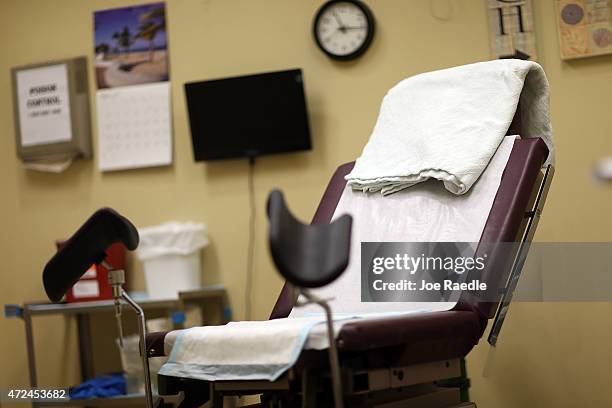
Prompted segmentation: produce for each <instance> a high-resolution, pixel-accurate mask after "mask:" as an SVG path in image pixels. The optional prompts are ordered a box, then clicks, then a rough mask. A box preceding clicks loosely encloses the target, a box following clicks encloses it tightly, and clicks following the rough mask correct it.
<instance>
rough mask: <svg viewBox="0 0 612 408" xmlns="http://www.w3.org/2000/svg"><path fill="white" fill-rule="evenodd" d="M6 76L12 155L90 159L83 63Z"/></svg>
mask: <svg viewBox="0 0 612 408" xmlns="http://www.w3.org/2000/svg"><path fill="white" fill-rule="evenodd" d="M11 74H12V80H13V106H14V109H13V110H14V117H15V141H16V147H17V155H18V156H19V157H20V158H21V159H22V160H24V161H36V160H53V159H58V158H76V157H86V158H87V157H91V124H90V122H91V121H90V114H89V95H88V82H87V59H86V58H85V57H79V58H73V59H67V60H61V61H54V62H49V63H44V64H33V65H27V66H22V67H15V68H13V69H12V70H11Z"/></svg>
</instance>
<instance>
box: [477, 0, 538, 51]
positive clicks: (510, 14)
mask: <svg viewBox="0 0 612 408" xmlns="http://www.w3.org/2000/svg"><path fill="white" fill-rule="evenodd" d="M487 8H488V10H487V12H488V16H489V43H490V49H491V54H492V56H493V57H494V58H518V59H524V60H537V58H538V53H537V47H536V37H535V30H534V23H533V7H532V4H531V0H487Z"/></svg>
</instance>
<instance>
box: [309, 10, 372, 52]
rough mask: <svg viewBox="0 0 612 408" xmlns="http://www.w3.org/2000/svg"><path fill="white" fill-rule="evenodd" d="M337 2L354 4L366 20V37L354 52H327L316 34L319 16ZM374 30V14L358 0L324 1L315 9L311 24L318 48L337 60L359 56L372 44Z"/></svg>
mask: <svg viewBox="0 0 612 408" xmlns="http://www.w3.org/2000/svg"><path fill="white" fill-rule="evenodd" d="M337 3H351V4H353V5H355V6H356V7H358V8H359V9H360V10H361V11H362V12H363V15H364V16H365V18H366V21H367V23H368V32H367V34H366V38H365V41H364V42H363V44H361V46H360V47H359V48H357V49H356V50H355V51H354V52H352V53H350V54H346V55H337V54H334V53H332V52H329V51H328V50H327V49H325V47H324V46H323V44H322V43H321V39H320V38H319V36H318V35H317V26H318V23H319V20H320V19H321V16H322V15H323V13H324V12H325V11H326V10H327V9H328V8H329V7H331V6H333V5H335V4H337ZM375 30H376V25H375V22H374V14H372V11H370V8H369V7H368V6H367V5H366V4H365V3H363V2H361V1H359V0H329V1H327V2H325V3H324V4H323V5H322V6H321V7H320V8H319V10H318V11H317V14H316V15H315V18H314V22H313V25H312V35H313V37H314V40H315V42H316V43H317V46H318V47H319V49H320V50H321V51H323V53H325V55H327V56H328V57H330V58H332V59H335V60H337V61H350V60H353V59H355V58H357V57H359V56H361V55H362V54H363V53H364V52H366V51H367V49H368V48H369V47H370V44H372V40H373V39H374V31H375Z"/></svg>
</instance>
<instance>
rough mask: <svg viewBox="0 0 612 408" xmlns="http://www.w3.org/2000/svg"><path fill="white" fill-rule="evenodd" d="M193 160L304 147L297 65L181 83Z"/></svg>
mask: <svg viewBox="0 0 612 408" xmlns="http://www.w3.org/2000/svg"><path fill="white" fill-rule="evenodd" d="M185 94H186V96H187V109H188V111H189V124H190V126H191V139H192V142H193V153H194V157H195V160H196V161H203V160H220V159H230V158H239V157H249V158H253V157H256V156H260V155H265V154H275V153H285V152H295V151H300V150H310V148H311V142H310V129H309V126H308V112H307V109H306V99H305V96H304V86H303V76H302V71H301V70H300V69H294V70H289V71H280V72H269V73H262V74H256V75H248V76H240V77H232V78H225V79H216V80H210V81H202V82H192V83H187V84H185Z"/></svg>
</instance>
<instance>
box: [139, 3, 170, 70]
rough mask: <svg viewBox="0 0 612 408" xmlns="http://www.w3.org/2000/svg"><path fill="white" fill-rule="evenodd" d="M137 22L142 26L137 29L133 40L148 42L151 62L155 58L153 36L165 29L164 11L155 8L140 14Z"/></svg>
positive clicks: (161, 8)
mask: <svg viewBox="0 0 612 408" xmlns="http://www.w3.org/2000/svg"><path fill="white" fill-rule="evenodd" d="M139 20H140V22H141V23H142V25H141V26H140V27H139V28H138V30H139V32H138V34H137V35H136V37H135V38H142V39H143V40H146V41H149V62H153V59H154V57H155V43H154V41H155V36H156V35H157V33H158V32H160V31H164V30H165V29H166V10H165V8H164V7H156V8H154V9H152V10H149V11H147V12H146V13H142V14H141V15H140V17H139Z"/></svg>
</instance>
